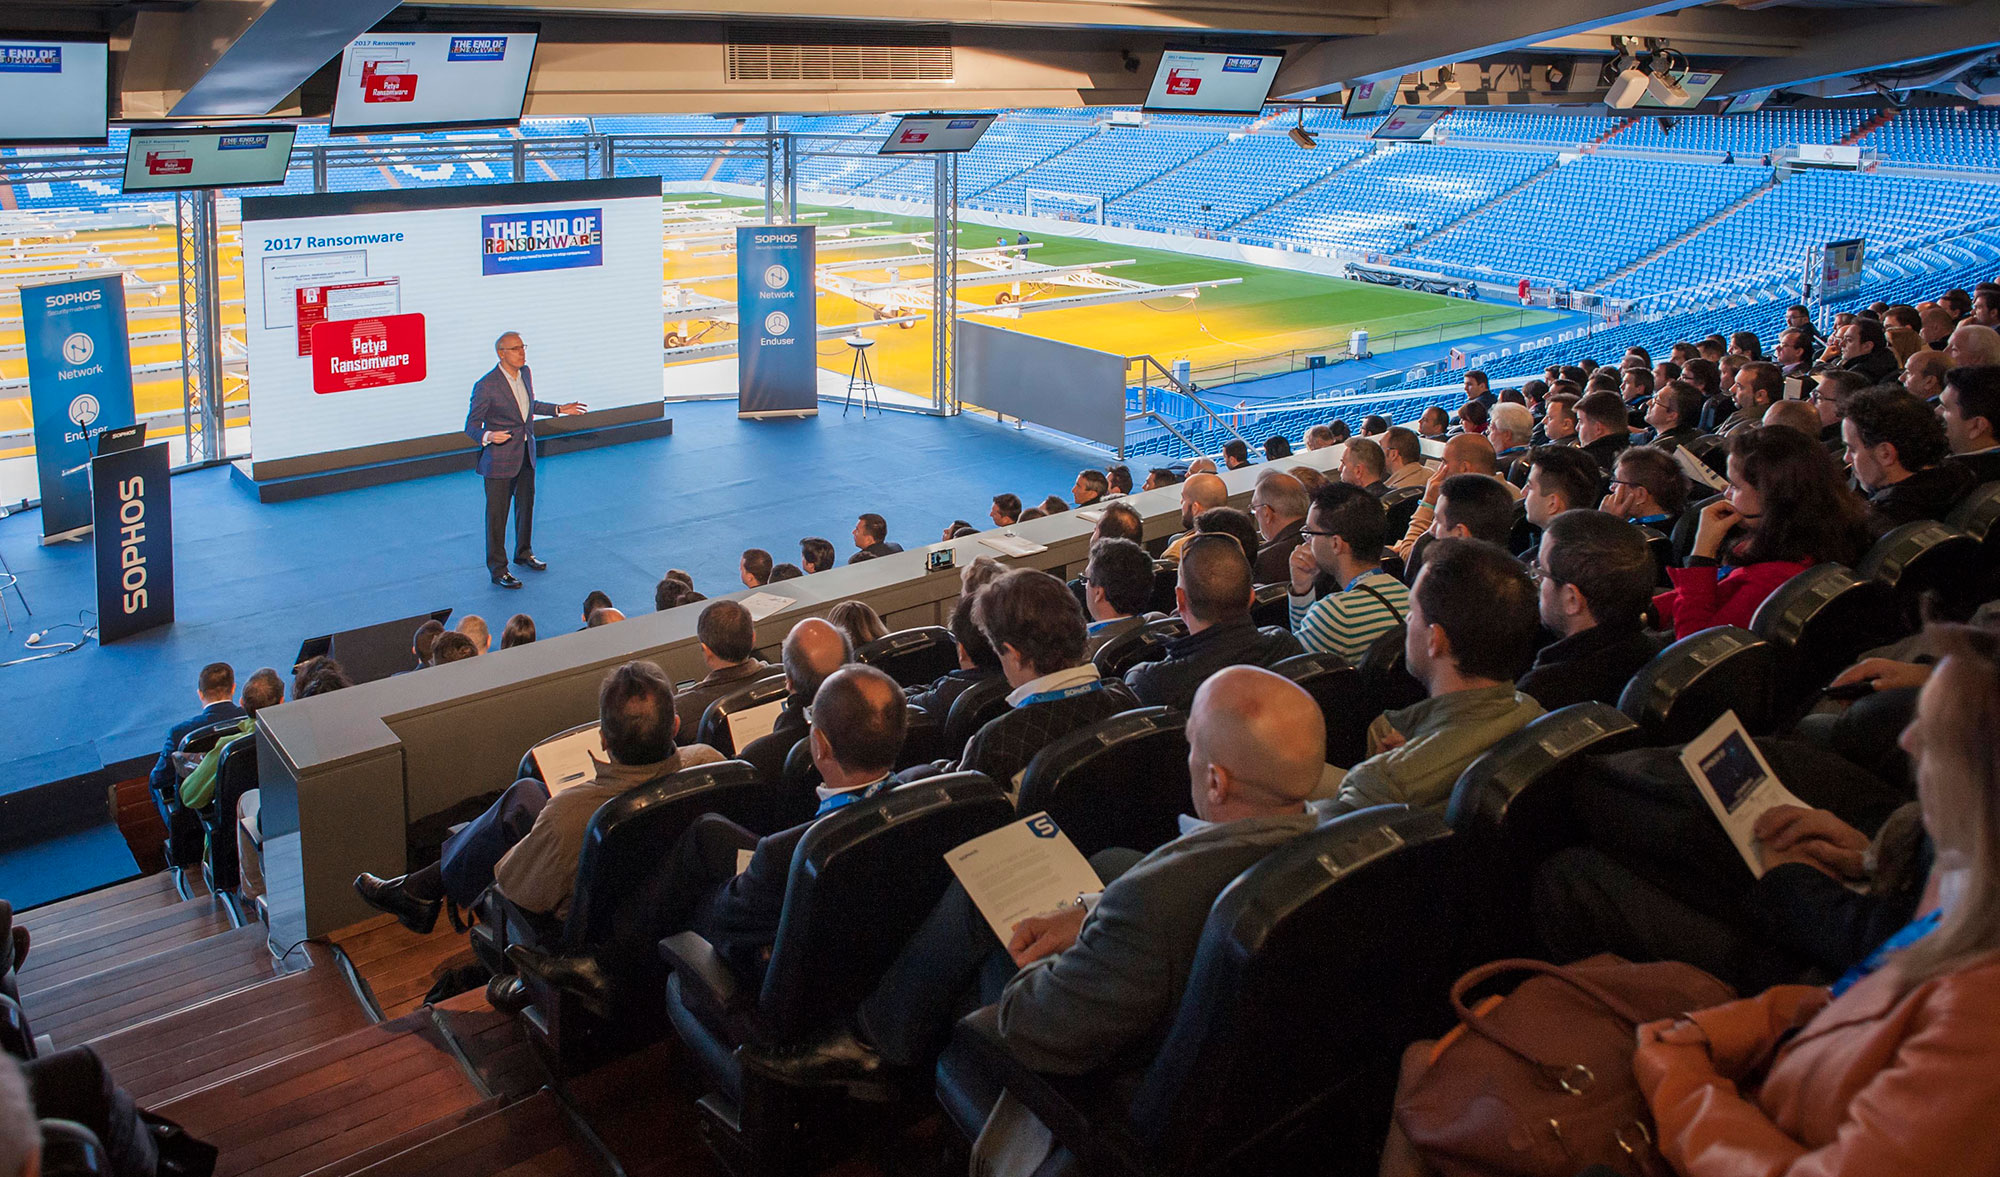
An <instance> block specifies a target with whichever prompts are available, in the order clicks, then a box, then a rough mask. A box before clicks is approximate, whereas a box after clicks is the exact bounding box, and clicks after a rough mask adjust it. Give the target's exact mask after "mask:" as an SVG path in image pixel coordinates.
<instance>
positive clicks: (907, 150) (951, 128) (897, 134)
mask: <svg viewBox="0 0 2000 1177" xmlns="http://www.w3.org/2000/svg"><path fill="white" fill-rule="evenodd" d="M999 117H1000V116H999V115H996V114H906V115H904V116H903V117H902V118H900V119H898V120H897V121H896V126H895V128H894V129H893V130H891V131H890V132H889V137H888V138H887V139H884V140H882V146H880V147H878V148H876V153H877V154H880V155H936V154H938V153H940V152H946V151H970V150H972V145H973V144H974V143H977V142H979V137H980V136H981V135H984V134H985V133H986V128H988V127H990V126H992V125H993V120H994V119H996V118H999Z"/></svg>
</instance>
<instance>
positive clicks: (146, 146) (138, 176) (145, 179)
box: [125, 126, 296, 192]
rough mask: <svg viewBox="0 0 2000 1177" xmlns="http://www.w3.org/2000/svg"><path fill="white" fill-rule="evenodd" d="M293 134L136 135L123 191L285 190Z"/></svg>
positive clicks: (231, 130)
mask: <svg viewBox="0 0 2000 1177" xmlns="http://www.w3.org/2000/svg"><path fill="white" fill-rule="evenodd" d="M295 134H296V131H295V130H294V129H293V128H291V127H284V126H269V127H227V128H224V127H207V128H188V129H181V130H158V131H156V130H134V131H133V132H132V138H131V141H130V142H129V143H128V144H127V145H126V147H125V191H127V192H172V191H174V190H175V189H179V188H268V187H270V186H271V185H273V184H282V183H284V182H285V172H286V170H287V169H288V168H290V167H291V163H292V138H293V136H294V135H295Z"/></svg>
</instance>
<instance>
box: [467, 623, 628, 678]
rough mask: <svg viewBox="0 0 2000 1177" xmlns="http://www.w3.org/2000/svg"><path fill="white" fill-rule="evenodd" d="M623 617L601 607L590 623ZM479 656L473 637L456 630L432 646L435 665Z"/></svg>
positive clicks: (593, 624)
mask: <svg viewBox="0 0 2000 1177" xmlns="http://www.w3.org/2000/svg"><path fill="white" fill-rule="evenodd" d="M623 619H624V614H622V613H619V612H618V610H616V609H599V610H598V611H597V612H595V613H592V614H591V615H590V624H591V625H592V626H597V625H603V624H605V623H606V622H609V621H622V620H623ZM477 657H479V647H478V646H476V645H474V644H473V642H472V639H471V638H469V637H466V636H465V635H464V634H462V633H459V632H457V631H456V630H453V631H452V632H450V633H441V634H439V635H438V640H437V645H435V646H433V647H431V664H432V665H434V666H443V665H445V664H446V663H450V662H463V661H465V660H466V659H467V658H477Z"/></svg>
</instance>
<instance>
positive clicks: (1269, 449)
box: [1264, 435, 1292, 462]
mask: <svg viewBox="0 0 2000 1177" xmlns="http://www.w3.org/2000/svg"><path fill="white" fill-rule="evenodd" d="M1291 456H1292V443H1291V442H1289V441H1287V440H1285V438H1284V437H1283V436H1281V435H1273V436H1271V437H1267V438H1265V439H1264V460H1265V461H1266V462H1275V461H1277V460H1278V459H1280V458H1289V457H1291Z"/></svg>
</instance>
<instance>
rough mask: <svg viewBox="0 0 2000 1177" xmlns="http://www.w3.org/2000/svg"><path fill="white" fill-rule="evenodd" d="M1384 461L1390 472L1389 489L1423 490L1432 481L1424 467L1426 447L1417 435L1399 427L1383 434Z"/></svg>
mask: <svg viewBox="0 0 2000 1177" xmlns="http://www.w3.org/2000/svg"><path fill="white" fill-rule="evenodd" d="M1382 460H1383V462H1384V463H1386V464H1387V469H1388V471H1389V489H1390V490H1402V489H1403V488H1404V487H1406V486H1414V487H1417V488H1418V489H1422V488H1423V485H1424V484H1425V483H1426V482H1429V481H1430V480H1431V472H1430V469H1429V468H1428V467H1426V466H1425V465H1424V446H1423V442H1422V441H1420V440H1419V439H1418V438H1417V435H1416V434H1414V433H1411V432H1410V431H1409V430H1407V429H1405V428H1403V427H1402V426H1400V425H1398V426H1395V427H1394V428H1391V429H1389V430H1388V431H1386V432H1384V433H1383V434H1382Z"/></svg>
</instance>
